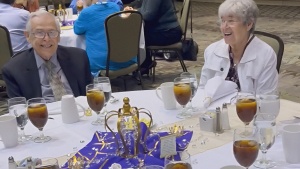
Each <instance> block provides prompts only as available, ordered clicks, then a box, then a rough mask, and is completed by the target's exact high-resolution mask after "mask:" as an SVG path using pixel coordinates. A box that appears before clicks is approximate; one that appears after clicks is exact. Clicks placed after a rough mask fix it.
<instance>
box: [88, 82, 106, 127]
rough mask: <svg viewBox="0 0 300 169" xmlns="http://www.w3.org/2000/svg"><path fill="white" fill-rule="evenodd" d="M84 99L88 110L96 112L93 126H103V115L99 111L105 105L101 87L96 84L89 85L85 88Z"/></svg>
mask: <svg viewBox="0 0 300 169" xmlns="http://www.w3.org/2000/svg"><path fill="white" fill-rule="evenodd" d="M86 97H87V101H88V104H89V106H90V108H91V109H92V110H93V111H94V112H96V114H97V120H96V121H93V122H92V124H93V125H103V124H104V117H105V113H103V112H102V113H101V110H102V108H103V106H104V103H105V95H104V92H103V90H102V86H100V85H97V84H89V85H87V86H86Z"/></svg>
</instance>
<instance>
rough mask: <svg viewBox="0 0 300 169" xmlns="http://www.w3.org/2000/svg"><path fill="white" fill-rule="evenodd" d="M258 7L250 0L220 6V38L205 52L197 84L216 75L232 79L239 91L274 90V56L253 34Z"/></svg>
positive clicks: (237, 0)
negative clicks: (221, 36) (221, 37)
mask: <svg viewBox="0 0 300 169" xmlns="http://www.w3.org/2000/svg"><path fill="white" fill-rule="evenodd" d="M257 16H258V8H257V5H256V4H255V2H254V1H253V0H226V1H224V2H223V3H222V4H221V5H220V7H219V20H220V30H221V33H222V35H223V39H221V40H219V41H217V42H215V43H213V44H211V45H209V46H208V47H207V48H206V50H205V52H204V59H205V63H204V66H203V68H202V72H201V78H200V87H204V86H205V84H206V83H207V81H208V80H209V79H211V78H213V77H215V76H221V77H222V78H224V79H225V80H229V81H233V82H235V83H236V84H237V86H238V88H239V90H240V91H245V92H255V93H266V92H271V91H274V90H276V88H277V83H278V73H277V70H276V63H277V58H276V54H275V52H274V50H273V49H272V47H270V46H269V45H268V44H266V43H265V42H263V41H262V40H260V39H259V38H257V37H255V36H254V35H253V32H254V29H255V24H256V20H257Z"/></svg>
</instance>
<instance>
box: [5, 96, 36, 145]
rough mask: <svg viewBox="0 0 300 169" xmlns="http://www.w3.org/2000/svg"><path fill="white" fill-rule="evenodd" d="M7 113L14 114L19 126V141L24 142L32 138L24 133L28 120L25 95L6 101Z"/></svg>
mask: <svg viewBox="0 0 300 169" xmlns="http://www.w3.org/2000/svg"><path fill="white" fill-rule="evenodd" d="M7 104H8V109H9V114H10V115H13V116H16V119H17V124H18V127H19V128H20V134H19V142H24V141H27V140H30V139H31V138H32V136H31V135H25V132H24V128H25V125H26V124H27V122H28V115H27V103H26V98H25V97H14V98H11V99H8V101H7Z"/></svg>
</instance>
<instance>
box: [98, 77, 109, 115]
mask: <svg viewBox="0 0 300 169" xmlns="http://www.w3.org/2000/svg"><path fill="white" fill-rule="evenodd" d="M94 85H97V86H100V87H102V91H103V93H104V96H105V103H104V107H103V109H102V111H103V112H102V113H104V115H105V114H106V113H107V110H106V105H107V102H108V101H109V100H110V97H111V85H110V81H109V78H108V77H96V78H94Z"/></svg>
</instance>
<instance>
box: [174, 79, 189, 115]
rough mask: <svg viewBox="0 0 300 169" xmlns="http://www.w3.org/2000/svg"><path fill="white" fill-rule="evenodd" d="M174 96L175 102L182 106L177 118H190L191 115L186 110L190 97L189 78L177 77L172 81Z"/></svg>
mask: <svg viewBox="0 0 300 169" xmlns="http://www.w3.org/2000/svg"><path fill="white" fill-rule="evenodd" d="M173 89H174V95H175V98H176V101H177V102H178V103H179V104H180V105H181V106H182V108H183V109H182V111H181V113H179V114H178V115H177V117H178V118H181V119H182V118H186V117H191V114H190V113H189V112H188V111H187V110H186V104H187V103H188V102H189V101H190V99H191V96H192V89H191V85H190V78H186V77H177V78H175V79H174V88H173Z"/></svg>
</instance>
